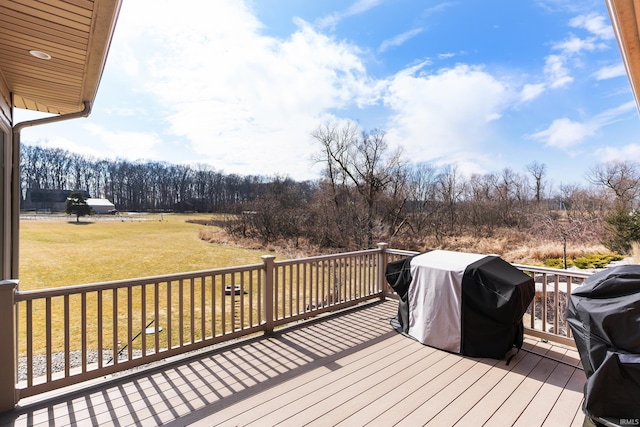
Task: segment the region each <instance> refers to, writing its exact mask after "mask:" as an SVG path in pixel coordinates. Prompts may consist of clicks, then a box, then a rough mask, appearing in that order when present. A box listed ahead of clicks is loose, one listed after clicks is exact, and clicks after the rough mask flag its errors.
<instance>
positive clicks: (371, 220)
mask: <svg viewBox="0 0 640 427" xmlns="http://www.w3.org/2000/svg"><path fill="white" fill-rule="evenodd" d="M312 136H313V138H314V139H315V140H316V142H317V146H318V151H317V155H316V158H315V160H316V161H317V162H319V163H320V164H322V165H323V166H324V168H323V169H324V170H323V173H322V176H321V177H320V178H319V179H317V180H314V181H305V182H298V181H295V180H292V179H290V178H288V177H282V176H274V177H269V178H267V177H261V176H238V175H234V174H230V175H226V174H224V173H222V172H220V171H216V170H214V169H213V168H211V167H209V166H207V165H202V164H197V165H174V164H169V163H164V162H144V161H137V162H131V161H126V160H113V161H112V160H96V159H92V158H88V157H86V156H80V155H77V154H73V153H70V152H68V151H65V150H61V149H50V148H43V147H39V146H27V145H25V146H23V147H22V161H21V168H22V169H21V175H22V187H23V194H24V192H25V191H26V188H53V189H63V188H66V189H73V190H87V191H88V192H89V193H90V194H91V195H92V197H104V198H108V199H110V200H111V201H112V202H113V203H114V204H115V205H116V208H117V209H119V210H132V211H200V212H224V213H229V214H233V215H228V216H227V220H226V221H225V226H226V228H227V230H228V231H229V232H231V233H234V234H236V235H240V236H243V237H251V238H258V239H260V240H262V241H263V242H264V243H269V242H275V241H278V240H287V241H290V242H294V243H295V244H301V243H302V242H301V240H304V243H306V244H311V245H315V246H319V247H322V248H336V249H341V250H342V249H362V248H370V247H373V246H374V245H375V243H376V242H378V241H387V242H390V243H393V242H394V241H401V242H402V244H403V247H406V248H419V247H420V242H421V241H423V240H424V238H425V237H426V236H428V237H429V238H431V239H433V240H435V241H441V240H443V239H445V238H447V237H451V236H458V235H464V234H469V233H471V234H472V235H476V236H479V237H481V236H490V235H492V233H494V232H495V231H496V230H497V229H500V228H510V229H513V230H517V231H522V232H526V233H528V234H529V235H531V236H540V237H544V238H547V239H558V240H562V241H564V242H565V244H566V241H567V240H570V241H571V240H581V241H591V242H594V241H596V242H602V243H604V244H605V245H606V246H607V247H609V248H610V249H611V250H614V251H618V252H621V253H623V252H628V251H629V250H630V248H631V243H632V242H634V241H639V240H640V214H639V213H638V206H639V201H640V200H639V199H640V192H639V187H640V165H638V164H637V163H635V162H631V161H624V162H611V163H602V164H599V165H597V166H595V167H594V168H592V170H591V171H590V172H589V174H588V176H586V177H585V178H586V180H587V182H588V185H586V186H580V185H576V184H572V185H560V186H559V187H557V188H555V187H553V185H552V183H551V182H549V181H548V180H547V168H546V165H545V164H543V163H539V162H537V161H534V162H532V163H530V164H529V165H527V167H526V170H525V171H521V172H518V171H515V170H513V169H511V168H505V169H503V170H501V171H499V172H490V173H485V174H473V175H471V176H465V175H464V174H462V173H460V171H459V170H458V169H457V168H456V167H455V166H451V165H449V166H443V167H442V166H436V165H433V164H430V163H421V164H414V163H410V162H409V161H408V160H407V159H406V157H405V156H404V155H403V153H402V150H401V149H398V150H390V149H389V147H388V145H387V142H386V135H385V133H384V131H380V130H373V131H369V132H367V131H363V130H361V129H360V128H359V127H358V125H357V124H355V123H354V122H352V121H336V122H328V123H325V124H322V125H320V126H319V127H318V128H317V129H316V130H315V131H314V132H313V134H312Z"/></svg>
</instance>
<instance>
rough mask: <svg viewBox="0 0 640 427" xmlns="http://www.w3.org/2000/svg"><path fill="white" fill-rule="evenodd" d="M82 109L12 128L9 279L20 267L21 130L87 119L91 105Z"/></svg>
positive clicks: (26, 122) (87, 102)
mask: <svg viewBox="0 0 640 427" xmlns="http://www.w3.org/2000/svg"><path fill="white" fill-rule="evenodd" d="M83 105H84V108H83V109H82V110H80V111H77V112H75V113H69V114H61V115H59V116H52V117H44V118H42V119H35V120H27V121H24V122H20V123H17V124H16V125H14V126H13V127H12V133H13V136H12V139H11V140H12V144H13V147H12V163H13V166H12V170H11V276H10V277H11V278H12V279H18V277H19V271H18V270H19V265H20V262H19V261H20V257H19V253H20V252H19V250H20V199H21V192H20V132H21V131H22V129H24V128H27V127H31V126H39V125H46V124H49V123H56V122H62V121H65V120H71V119H78V118H80V117H88V116H89V114H91V103H90V102H89V101H84V103H83Z"/></svg>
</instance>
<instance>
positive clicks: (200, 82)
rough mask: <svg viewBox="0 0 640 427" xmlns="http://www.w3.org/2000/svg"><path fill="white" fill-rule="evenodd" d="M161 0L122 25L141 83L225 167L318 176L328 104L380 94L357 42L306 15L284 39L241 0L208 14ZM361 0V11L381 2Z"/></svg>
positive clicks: (178, 131) (365, 101)
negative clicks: (318, 131) (141, 22)
mask: <svg viewBox="0 0 640 427" xmlns="http://www.w3.org/2000/svg"><path fill="white" fill-rule="evenodd" d="M155 1H156V0H154V2H153V7H151V6H149V5H148V4H147V7H144V5H141V10H144V11H145V12H146V13H148V14H151V16H147V18H146V19H145V22H146V24H145V28H144V29H142V30H141V31H140V32H139V33H136V32H135V31H131V30H130V29H129V28H127V29H125V31H126V32H127V33H129V37H128V39H127V41H126V42H127V43H130V44H131V45H134V46H135V51H137V52H140V55H139V58H138V64H139V73H140V76H141V79H140V86H141V89H142V90H144V91H146V92H148V93H149V94H151V95H152V96H153V97H154V98H156V99H157V100H159V101H160V102H161V104H162V108H163V110H167V111H169V113H168V115H167V116H166V117H165V121H166V123H167V124H168V126H169V128H168V131H169V132H170V133H172V134H174V135H176V136H178V137H180V138H182V139H183V140H186V141H188V142H189V144H190V147H191V148H192V149H193V150H194V151H195V152H196V153H198V155H199V156H201V159H207V160H209V161H210V162H211V163H212V164H213V165H214V166H215V167H216V168H218V169H221V170H225V171H226V172H228V173H246V174H249V173H251V174H264V175H272V174H274V173H284V172H287V173H290V174H291V175H292V176H295V177H296V178H301V177H312V176H313V177H315V176H317V175H315V174H313V171H312V170H311V167H310V166H311V163H310V159H309V157H310V154H309V153H310V152H313V151H314V146H313V142H312V141H311V137H310V134H311V132H312V131H313V130H315V128H316V127H317V126H318V125H319V124H320V123H321V122H322V121H323V120H324V119H325V118H326V117H327V114H328V112H329V111H336V110H339V109H342V108H352V107H354V106H355V107H359V106H367V105H371V104H372V103H375V102H376V100H377V99H379V97H380V95H379V91H380V90H381V86H380V82H377V81H374V80H372V79H370V78H369V77H368V76H367V73H366V69H365V66H364V64H363V63H362V61H361V59H360V54H361V52H360V50H359V49H358V48H357V47H356V46H353V45H350V44H348V43H346V42H343V41H336V40H334V39H332V38H331V37H329V36H327V35H324V34H321V33H319V32H317V31H316V30H315V29H314V28H312V26H311V25H309V24H308V23H306V22H304V21H302V20H300V19H298V20H297V21H296V23H297V25H298V29H297V31H295V32H294V33H293V34H292V35H291V36H289V37H288V38H286V39H278V38H274V37H268V36H265V35H262V34H261V31H260V29H261V25H260V23H259V22H257V21H256V19H255V17H254V16H253V15H252V14H251V12H250V11H249V10H248V9H246V8H245V7H244V6H243V5H242V3H241V2H237V1H222V0H220V1H217V2H216V7H217V8H218V7H219V8H220V9H219V10H217V11H216V13H213V14H206V15H208V16H210V18H211V20H204V19H200V17H195V19H191V18H192V16H191V15H193V14H194V13H193V12H192V13H191V14H190V15H185V12H184V10H183V9H185V8H183V7H182V6H181V5H179V4H177V2H168V3H165V4H163V5H162V7H156V3H155ZM136 3H137V2H136ZM141 3H144V2H142V1H141ZM207 4H209V3H207ZM358 4H359V5H360V7H361V8H362V9H360V10H364V9H366V7H367V6H369V7H371V6H373V5H374V4H375V2H369V3H366V2H360V3H358ZM354 8H355V9H353V10H356V9H357V8H356V5H354ZM189 10H191V11H194V10H198V8H197V7H191V8H189ZM155 14H158V16H155ZM196 15H197V13H196ZM165 27H168V28H165ZM142 77H144V78H142ZM249 165H251V166H249ZM248 170H250V171H249V172H248Z"/></svg>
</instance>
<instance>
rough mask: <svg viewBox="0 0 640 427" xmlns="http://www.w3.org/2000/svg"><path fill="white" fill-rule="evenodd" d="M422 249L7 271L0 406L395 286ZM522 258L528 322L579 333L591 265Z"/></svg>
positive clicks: (546, 331) (552, 331)
mask: <svg viewBox="0 0 640 427" xmlns="http://www.w3.org/2000/svg"><path fill="white" fill-rule="evenodd" d="M415 254H416V253H415V252H408V251H401V250H392V249H387V248H386V244H382V243H381V244H380V245H379V246H378V248H377V249H371V250H367V251H358V252H350V253H342V254H335V255H325V256H318V257H310V258H303V259H296V260H284V261H276V260H275V257H274V256H270V255H267V256H263V257H262V263H260V264H255V265H248V266H242V267H230V268H221V269H213V270H206V271H197V272H190V273H184V274H175V275H165V276H156V277H148V278H141V279H132V280H121V281H114V282H106V283H97V284H91V285H79V286H67V287H61V288H53V289H44V290H33V291H20V290H18V287H17V282H16V281H5V282H2V283H0V316H2V317H1V318H0V320H3V321H5V322H6V323H3V327H2V328H0V330H1V331H2V332H0V333H1V334H2V336H1V338H3V339H2V343H10V342H14V343H16V344H15V346H13V347H14V348H0V356H2V357H3V361H4V360H8V361H14V363H4V362H3V364H1V365H2V366H0V411H4V410H7V409H11V408H12V407H13V406H14V405H15V404H16V403H17V402H18V400H19V399H21V398H25V397H29V396H33V395H36V394H39V393H43V392H46V391H50V390H55V389H58V388H61V387H65V386H69V385H72V384H76V383H79V382H84V381H87V380H91V379H95V378H101V377H105V376H108V375H111V374H116V373H118V372H121V371H125V370H129V369H132V368H136V367H139V366H142V365H147V364H149V363H153V362H157V361H160V360H164V359H167V358H170V357H174V356H178V355H182V354H185V353H188V352H191V351H195V350H199V349H202V348H204V347H210V346H213V345H216V344H219V343H222V342H225V341H229V340H233V339H237V338H240V337H244V336H248V335H251V334H257V333H264V334H271V333H273V331H274V328H275V327H277V326H279V325H283V324H287V323H292V322H296V321H301V320H304V319H307V318H310V317H313V316H317V315H319V314H321V313H324V312H328V311H335V310H339V309H342V308H346V307H349V306H352V305H355V304H358V303H361V302H364V301H367V300H372V299H384V298H385V297H394V294H393V290H392V289H391V288H390V287H389V286H388V285H387V284H386V280H385V277H384V271H385V268H386V264H387V262H388V261H392V260H395V259H400V258H402V257H406V256H410V255H415ZM517 267H518V268H520V269H522V270H524V271H526V272H527V273H528V274H531V275H534V277H535V278H536V283H537V284H538V287H539V292H537V293H536V299H535V300H534V302H533V303H532V304H531V306H530V308H529V312H528V316H525V323H526V325H527V326H528V330H527V332H528V333H531V334H534V335H538V336H541V337H543V338H547V339H552V340H556V341H560V342H567V343H572V340H571V335H570V331H569V330H568V328H566V324H565V318H564V315H565V309H566V294H567V293H568V292H570V291H571V288H572V286H577V285H579V284H580V283H582V281H583V280H584V278H586V277H588V274H585V273H580V272H569V271H565V270H555V269H545V268H538V267H531V266H522V265H518V266H517ZM556 295H557V296H558V297H557V298H556ZM563 295H564V297H563ZM7 324H9V325H11V324H13V327H8V328H5V327H4V325H7ZM5 335H6V336H5ZM6 347H11V346H6Z"/></svg>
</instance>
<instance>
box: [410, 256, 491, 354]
mask: <svg viewBox="0 0 640 427" xmlns="http://www.w3.org/2000/svg"><path fill="white" fill-rule="evenodd" d="M485 257H486V255H479V254H471V253H462V252H451V251H442V250H434V251H431V252H427V253H424V254H421V255H418V256H416V257H414V258H413V259H412V260H411V277H412V279H413V281H412V283H411V286H410V287H409V292H408V301H407V303H408V304H409V331H408V334H409V335H411V336H412V337H413V338H415V339H416V340H418V341H420V342H421V343H423V344H427V345H430V346H433V347H437V348H441V349H443V350H448V351H452V352H455V353H460V342H461V337H462V330H461V327H462V325H461V323H460V318H461V311H462V277H463V275H464V272H465V269H466V268H467V266H468V265H469V264H472V263H474V262H476V261H479V260H480V259H482V258H485Z"/></svg>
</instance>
